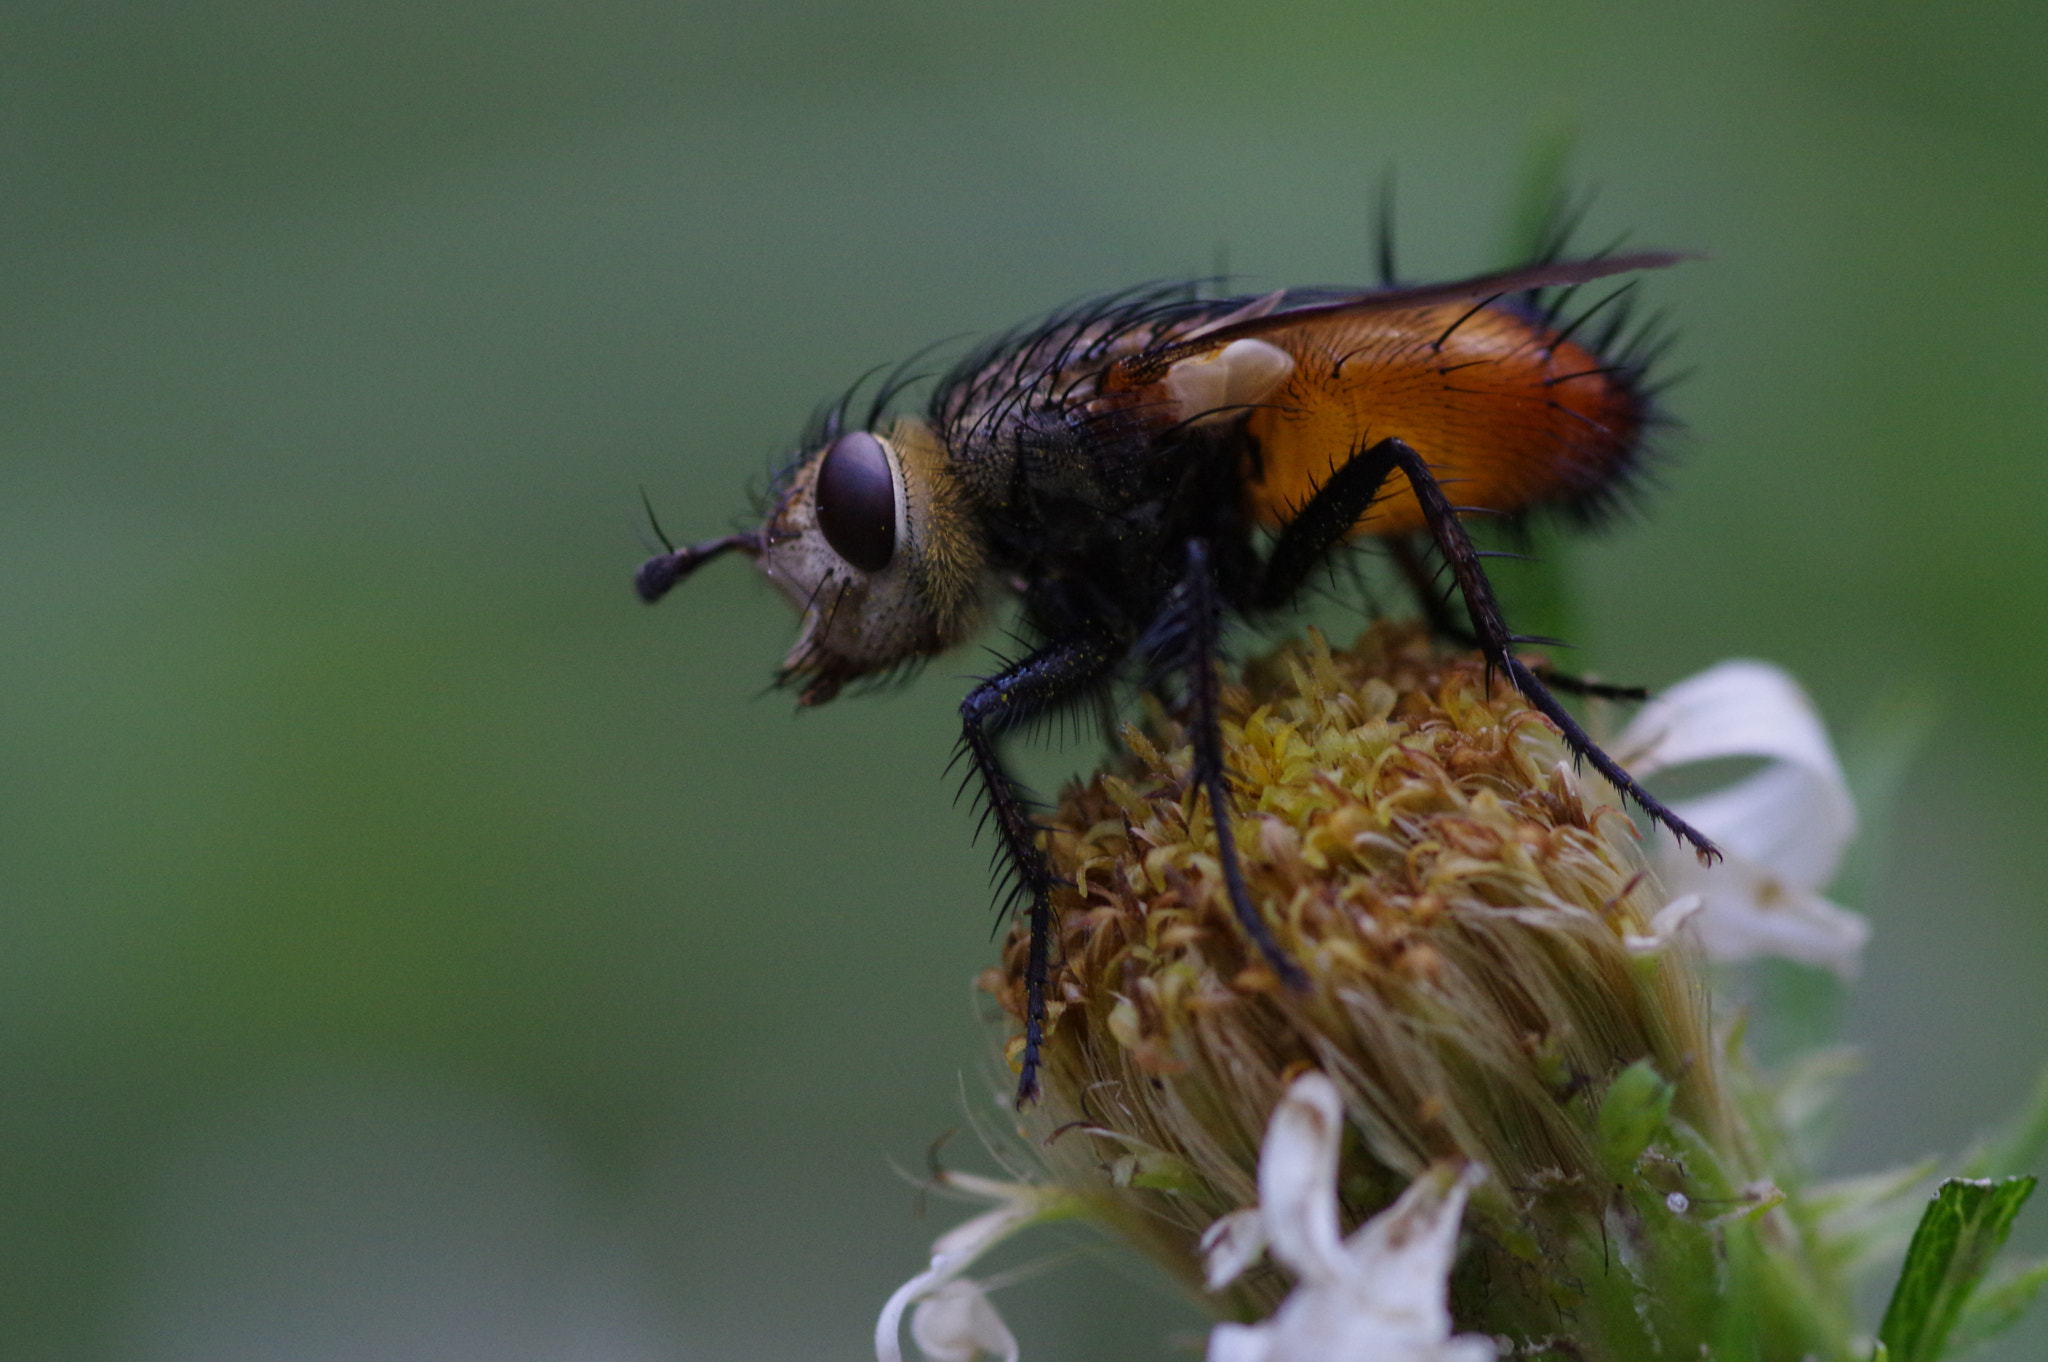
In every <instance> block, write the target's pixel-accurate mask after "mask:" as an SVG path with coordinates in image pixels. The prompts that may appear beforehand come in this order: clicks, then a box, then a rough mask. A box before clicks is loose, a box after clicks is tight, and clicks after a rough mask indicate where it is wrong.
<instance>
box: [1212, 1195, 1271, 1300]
mask: <svg viewBox="0 0 2048 1362" xmlns="http://www.w3.org/2000/svg"><path fill="white" fill-rule="evenodd" d="M1265 1251H1266V1218H1265V1216H1264V1215H1262V1214H1261V1213H1260V1211H1259V1208H1258V1207H1256V1206H1246V1207H1245V1208H1244V1209H1242V1210H1236V1211H1232V1212H1231V1213H1230V1214H1229V1215H1219V1216H1217V1217H1216V1219H1215V1220H1214V1221H1213V1222H1212V1223H1211V1224H1210V1226H1209V1228H1208V1229H1206V1230H1203V1231H1202V1269H1203V1276H1204V1278H1205V1279H1206V1281H1207V1283H1208V1287H1209V1289H1210V1290H1211V1291H1221V1290H1222V1289H1223V1288H1224V1287H1226V1286H1229V1285H1230V1284H1231V1283H1232V1282H1234V1281H1236V1280H1237V1279H1238V1278H1239V1277H1240V1276H1241V1275H1243V1273H1244V1270H1245V1269H1246V1268H1248V1267H1250V1266H1251V1265H1252V1264H1253V1263H1255V1262H1257V1261H1258V1260H1259V1255H1260V1254H1262V1253H1264V1252H1265Z"/></svg>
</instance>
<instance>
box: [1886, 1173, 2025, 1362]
mask: <svg viewBox="0 0 2048 1362" xmlns="http://www.w3.org/2000/svg"><path fill="white" fill-rule="evenodd" d="M2033 1190H2034V1179H2032V1178H2007V1179H2006V1180H2004V1181H2002V1182H1987V1181H1979V1180H1975V1179H1965V1178H1951V1179H1949V1180H1948V1181H1947V1182H1944V1183H1942V1184H1941V1187H1940V1188H1939V1190H1937V1191H1936V1192H1935V1194H1934V1202H1933V1204H1932V1205H1930V1206H1929V1207H1928V1208H1927V1210H1926V1213H1925V1214H1923V1215H1922V1216H1921V1217H1920V1228H1918V1229H1917V1230H1915V1231H1913V1242H1912V1244H1911V1246H1910V1247H1908V1248H1907V1250H1906V1264H1905V1266H1904V1267H1903V1268H1901V1269H1900V1270H1899V1284H1898V1285H1897V1286H1896V1287H1894V1288H1893V1289H1892V1301H1891V1304H1890V1305H1889V1306H1887V1307H1886V1308H1885V1312H1884V1325H1883V1327H1882V1328H1880V1329H1879V1330H1878V1338H1879V1339H1880V1340H1881V1341H1882V1342H1883V1344H1884V1346H1885V1347H1886V1348H1887V1349H1889V1350H1890V1356H1891V1358H1892V1360H1893V1362H1938V1359H1939V1358H1940V1357H1941V1356H1942V1355H1943V1349H1944V1347H1945V1345H1946V1344H1947V1343H1948V1337H1949V1333H1950V1331H1951V1330H1953V1329H1954V1328H1955V1326H1956V1321H1957V1320H1958V1319H1959V1318H1960V1317H1961V1316H1962V1313H1963V1308H1964V1307H1965V1306H1966V1305H1968V1304H1969V1302H1970V1296H1971V1293H1973V1292H1974V1291H1975V1290H1976V1288H1977V1282H1978V1280H1979V1279H1980V1278H1982V1277H1983V1275H1984V1269H1985V1268H1986V1267H1988V1266H1989V1265H1990V1263H1991V1259H1992V1257H1993V1256H1994V1255H1996V1254H1997V1252H1998V1250H1999V1249H2000V1248H2001V1247H2002V1246H2003V1245H2004V1244H2005V1237H2006V1235H2007V1234H2008V1233H2010V1232H2011V1230H2012V1220H2013V1217H2014V1216H2015V1215H2018V1214H2019V1209H2020V1207H2021V1206H2022V1205H2024V1204H2026V1200H2027V1198H2028V1196H2030V1195H2032V1193H2033Z"/></svg>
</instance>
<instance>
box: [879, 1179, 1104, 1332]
mask: <svg viewBox="0 0 2048 1362" xmlns="http://www.w3.org/2000/svg"><path fill="white" fill-rule="evenodd" d="M940 1181H941V1182H942V1183H944V1184H945V1185H946V1186H949V1187H952V1188H954V1189H956V1190H959V1191H965V1192H969V1193H971V1194H973V1195H975V1196H980V1197H986V1198H989V1199H991V1200H995V1201H997V1202H998V1204H997V1206H996V1207H995V1208H994V1209H993V1210H988V1211H984V1212H982V1213H981V1214H980V1215H978V1216H975V1217H974V1218H973V1219H972V1220H969V1221H967V1222H966V1223H964V1224H961V1225H956V1226H954V1227H953V1228H952V1229H950V1230H948V1231H946V1233H944V1234H942V1235H940V1236H939V1238H938V1241H937V1242H936V1243H934V1244H933V1245H932V1259H931V1266H930V1267H928V1268H926V1269H925V1270H924V1271H923V1272H920V1273H918V1274H917V1275H916V1276H915V1277H912V1278H911V1279H910V1280H909V1281H907V1282H905V1283H904V1284H903V1285H901V1286H899V1287H897V1288H896V1290H895V1292H894V1294H892V1295H891V1296H890V1297H889V1299H888V1301H887V1302H886V1303H884V1304H883V1306H882V1313H881V1316H880V1317H879V1318H878V1319H876V1321H875V1358H876V1362H903V1341H902V1331H903V1314H904V1312H905V1311H906V1310H909V1309H910V1308H911V1307H912V1306H913V1305H918V1304H919V1303H920V1302H923V1301H927V1300H930V1299H933V1298H934V1297H937V1296H939V1295H941V1294H942V1293H943V1292H945V1290H946V1289H947V1287H948V1285H949V1284H950V1283H951V1282H952V1281H953V1280H954V1278H956V1277H958V1276H959V1275H960V1274H961V1273H963V1272H965V1271H966V1270H967V1269H968V1268H970V1267H972V1266H973V1265H974V1260H975V1259H977V1258H979V1257H980V1256H981V1255H982V1254H984V1253H986V1252H988V1251H989V1250H990V1249H991V1248H994V1247H995V1246H996V1245H997V1244H999V1243H1001V1242H1002V1241H1003V1240H1005V1239H1007V1238H1009V1237H1010V1236H1011V1235H1013V1234H1015V1233H1016V1232H1017V1231H1018V1230H1020V1229H1022V1228H1024V1227H1025V1226H1026V1225H1029V1224H1031V1223H1032V1222H1033V1221H1036V1220H1043V1219H1049V1218H1051V1217H1052V1216H1055V1215H1058V1214H1060V1213H1061V1212H1062V1209H1063V1208H1064V1207H1065V1206H1066V1201H1065V1199H1064V1198H1062V1197H1061V1196H1060V1195H1059V1194H1057V1193H1055V1192H1052V1191H1050V1190H1048V1189H1045V1188H1040V1187H1032V1186H1030V1185H1028V1184H1026V1183H1010V1182H997V1181H994V1180H993V1179H990V1178H977V1177H974V1176H972V1175H971V1174H965V1173H948V1174H945V1175H944V1176H942V1177H941V1179H940ZM976 1292H977V1294H979V1288H976ZM990 1313H991V1314H993V1313H994V1312H993V1310H991V1311H990ZM997 1323H998V1325H1000V1324H1001V1320H997ZM911 1327H912V1330H913V1331H915V1329H916V1327H917V1326H916V1322H915V1320H914V1319H913V1321H912V1325H911ZM918 1346H919V1347H923V1346H924V1345H923V1344H922V1343H919V1345H918Z"/></svg>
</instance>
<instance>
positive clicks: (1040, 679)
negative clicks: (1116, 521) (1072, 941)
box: [960, 632, 1122, 1106]
mask: <svg viewBox="0 0 2048 1362" xmlns="http://www.w3.org/2000/svg"><path fill="white" fill-rule="evenodd" d="M1121 656H1122V649H1121V648H1119V647H1118V646H1117V644H1116V643H1115V641H1114V640H1113V639H1111V638H1109V637H1108V636H1107V635H1106V634H1102V633H1094V632H1090V633H1088V634H1085V635H1082V636H1079V637H1076V638H1070V639H1063V640H1058V641H1055V642H1053V643H1051V644H1048V645H1047V646H1046V647H1044V648H1041V649H1040V650H1039V651H1037V652H1035V653H1033V654H1031V656H1029V657H1027V658H1025V659H1024V660H1023V661H1021V662H1019V663H1017V664H1016V665H1014V666H1012V667H1010V668H1008V669H1007V670H1005V671H1003V672H1002V673H1000V674H999V675H996V676H992V677H990V678H989V679H988V680H986V681H984V682H982V683H981V684H980V685H978V686H976V687H975V688H974V689H973V690H971V691H969V692H968V693H967V698H966V699H965V700H963V701H961V703H960V746H961V750H962V751H963V752H964V753H965V754H966V755H967V757H968V759H969V760H971V761H972V762H973V763H974V771H975V774H976V775H978V776H979V777H980V778H981V788H982V798H983V801H984V806H985V810H984V816H985V818H986V819H988V820H990V821H993V822H994V823H995V825H996V836H997V837H998V838H999V839H1000V842H1001V846H1000V849H999V851H998V852H997V854H998V856H999V857H1001V858H1002V860H1003V861H1004V862H1006V863H1007V870H1008V874H1009V876H1010V878H1011V881H1012V884H1011V892H1012V894H1013V896H1014V898H1015V900H1016V901H1019V902H1023V903H1025V904H1026V907H1025V912H1026V914H1027V917H1028V920H1029V924H1030V928H1031V945H1030V954H1029V956H1028V957H1027V959H1026V962H1025V966H1024V999H1025V1001H1024V1062H1023V1064H1022V1066H1021V1067H1020V1071H1019V1073H1018V1075H1017V1104H1018V1105H1019V1106H1022V1105H1023V1104H1024V1103H1026V1102H1029V1101H1031V1100H1032V1099H1033V1098H1035V1097H1037V1096H1038V1064H1039V1054H1040V1051H1041V1050H1042V1049H1043V1047H1044V1044H1045V984H1046V978H1047V975H1048V974H1049V973H1050V971H1051V963H1052V889H1053V885H1054V884H1055V883H1056V882H1057V877H1056V876H1055V875H1054V874H1053V871H1052V865H1051V863H1050V862H1048V861H1047V860H1046V858H1045V853H1044V852H1043V851H1041V850H1039V846H1038V824H1037V822H1036V821H1034V820H1033V819H1032V817H1031V805H1030V800H1029V798H1028V797H1027V796H1026V794H1025V792H1024V788H1023V786H1021V785H1019V784H1018V783H1017V780H1016V778H1015V777H1014V776H1012V775H1011V774H1010V773H1009V770H1008V769H1007V768H1006V767H1005V766H1004V765H1003V761H1002V757H1001V755H1000V754H999V753H998V752H997V750H996V742H997V739H998V737H999V736H1000V735H1001V734H1002V733H1003V731H1004V730H1006V729H1009V728H1011V727H1014V726H1015V725H1017V724H1020V723H1026V722H1029V721H1030V720H1031V719H1033V718H1036V717H1037V716H1038V715H1040V714H1043V713H1044V712H1045V711H1046V710H1048V709H1050V708H1053V707H1055V706H1058V705H1059V704H1061V703H1063V702H1065V701H1067V700H1071V699H1073V698H1074V697H1075V696H1077V695H1079V694H1080V693H1082V692H1083V691H1085V690H1087V689H1088V687H1089V686H1091V685H1092V684H1094V683H1095V682H1096V681H1099V680H1100V679H1101V678H1102V677H1104V676H1105V675H1107V674H1108V673H1109V671H1110V669H1111V668H1113V667H1114V666H1115V665H1116V663H1117V660H1118V659H1119V658H1120V657H1121Z"/></svg>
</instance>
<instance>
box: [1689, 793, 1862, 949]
mask: <svg viewBox="0 0 2048 1362" xmlns="http://www.w3.org/2000/svg"><path fill="white" fill-rule="evenodd" d="M1709 831H1710V832H1711V829H1710V830H1709ZM1658 874H1660V875H1661V876H1662V877H1663V879H1664V882H1665V884H1666V885H1667V886H1668V887H1669V888H1671V889H1672V890H1674V891H1678V890H1690V891H1692V893H1691V894H1690V895H1688V897H1697V898H1699V899H1700V900H1701V901H1702V902H1703V904H1704V907H1702V908H1701V910H1700V911H1699V912H1698V913H1697V914H1695V915H1694V916H1693V918H1692V922H1691V926H1692V930H1693V931H1694V932H1696V933H1697V934H1698V936H1699V941H1700V945H1701V946H1702V947H1704V948H1705V950H1706V952H1707V954H1708V955H1709V956H1711V957H1712V958H1714V959H1716V960H1728V961H1734V960H1751V959H1755V958H1756V957H1758V956H1776V957H1778V958H1780V959H1785V960H1797V961H1800V962H1801V963H1803V964H1808V965H1818V966H1820V967H1822V968H1824V969H1831V970H1833V971H1834V972H1835V973H1837V974H1839V975H1841V976H1842V977H1843V978H1845V979H1848V978H1854V977H1855V974H1856V970H1857V966H1858V964H1859V963H1860V962H1861V959H1862V954H1863V947H1864V945H1865V944H1866V943H1867V942H1868V941H1869V940H1870V924H1869V923H1868V922H1866V921H1864V919H1863V918H1862V917H1861V916H1859V915H1857V914H1855V913H1852V912H1850V911H1849V910H1848V909H1847V908H1844V907H1842V906H1841V905H1840V904H1837V903H1831V902H1829V901H1828V900H1827V899H1824V898H1822V897H1821V896H1820V895H1819V894H1816V893H1814V892H1813V891H1812V890H1810V889H1803V888H1800V887H1799V886H1798V885H1796V884H1793V883H1791V882H1789V881H1787V880H1785V879H1782V878H1780V877H1779V876H1777V875H1775V874H1773V873H1772V872H1771V871H1769V870H1767V869H1765V868H1764V867H1763V866H1761V865H1758V864H1756V863H1755V862H1753V861H1749V860H1746V859H1744V858H1742V857H1739V856H1736V855H1735V854H1733V853H1732V852H1731V853H1730V854H1729V855H1728V857H1727V859H1725V860H1723V861H1722V862H1721V863H1720V864H1719V865H1716V866H1711V867H1709V866H1702V865H1701V864H1700V863H1699V862H1698V860H1697V859H1695V858H1694V857H1693V856H1692V855H1691V853H1689V852H1686V853H1675V854H1666V855H1661V856H1660V857H1659V859H1658Z"/></svg>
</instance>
